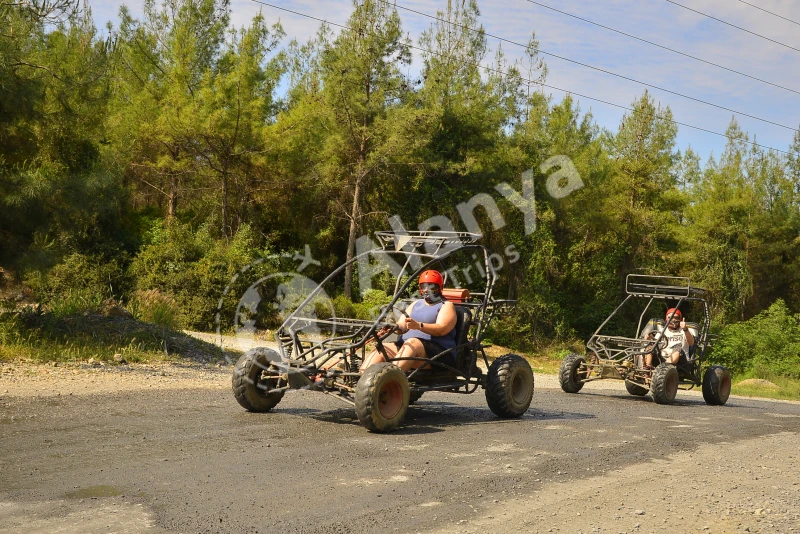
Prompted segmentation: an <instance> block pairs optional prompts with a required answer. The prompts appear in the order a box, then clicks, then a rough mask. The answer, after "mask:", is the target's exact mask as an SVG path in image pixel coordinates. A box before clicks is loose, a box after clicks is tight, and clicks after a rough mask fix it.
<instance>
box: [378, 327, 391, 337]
mask: <svg viewBox="0 0 800 534" xmlns="http://www.w3.org/2000/svg"><path fill="white" fill-rule="evenodd" d="M392 330H394V327H393V326H384V327H383V328H381V329H380V330H378V335H379V336H385V335H386V334H388V333H389V332H391V331H392Z"/></svg>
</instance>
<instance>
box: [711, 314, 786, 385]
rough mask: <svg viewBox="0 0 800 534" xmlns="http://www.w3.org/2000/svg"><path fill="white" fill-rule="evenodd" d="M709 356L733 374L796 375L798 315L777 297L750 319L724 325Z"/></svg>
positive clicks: (768, 376) (761, 375)
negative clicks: (770, 304)
mask: <svg viewBox="0 0 800 534" xmlns="http://www.w3.org/2000/svg"><path fill="white" fill-rule="evenodd" d="M711 359H712V360H713V361H714V362H715V363H720V364H722V365H725V366H726V367H728V368H729V369H730V370H731V372H733V373H735V374H749V375H751V376H756V377H759V378H770V377H776V376H777V377H787V378H800V316H798V315H792V314H791V312H790V311H789V308H788V307H787V306H786V304H785V303H784V302H783V300H780V299H779V300H777V301H775V303H774V304H772V306H770V307H769V308H768V309H767V310H765V311H763V312H761V313H759V314H758V315H756V316H755V317H753V318H752V319H750V320H748V321H744V322H741V323H734V324H731V325H728V326H726V327H725V329H724V330H723V331H722V333H721V334H720V339H719V342H718V343H717V346H716V347H715V348H714V350H713V352H712V354H711Z"/></svg>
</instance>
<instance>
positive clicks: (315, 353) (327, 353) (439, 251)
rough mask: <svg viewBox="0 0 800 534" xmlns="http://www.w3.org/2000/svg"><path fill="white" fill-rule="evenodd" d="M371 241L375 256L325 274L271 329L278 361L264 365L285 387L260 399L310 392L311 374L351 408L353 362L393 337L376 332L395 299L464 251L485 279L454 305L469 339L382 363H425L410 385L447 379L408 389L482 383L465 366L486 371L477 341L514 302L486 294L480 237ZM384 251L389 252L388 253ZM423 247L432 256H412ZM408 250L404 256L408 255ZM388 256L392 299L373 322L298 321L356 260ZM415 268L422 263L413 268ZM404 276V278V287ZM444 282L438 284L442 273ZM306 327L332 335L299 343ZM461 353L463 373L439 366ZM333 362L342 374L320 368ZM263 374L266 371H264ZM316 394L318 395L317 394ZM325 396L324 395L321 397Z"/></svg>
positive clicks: (407, 235)
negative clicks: (395, 260)
mask: <svg viewBox="0 0 800 534" xmlns="http://www.w3.org/2000/svg"><path fill="white" fill-rule="evenodd" d="M376 236H377V237H378V239H379V241H380V244H381V248H380V249H373V250H370V251H367V252H364V253H362V254H359V255H357V256H355V257H354V258H352V259H351V260H350V261H348V262H346V263H344V264H343V265H341V266H339V267H338V268H337V269H336V270H334V271H333V272H331V273H330V274H329V275H328V276H327V277H326V278H325V279H324V280H323V281H322V282H321V283H320V284H319V285H317V287H316V288H315V289H314V290H313V291H312V292H311V294H309V295H308V296H307V297H306V298H305V299H304V300H303V302H301V303H300V305H299V306H298V307H297V308H296V309H295V311H294V312H293V313H292V314H290V315H289V317H287V318H286V320H285V321H284V322H283V324H282V325H281V327H280V328H279V329H278V331H277V333H276V334H275V338H276V340H277V341H278V348H279V353H280V356H281V360H282V361H280V362H271V365H272V366H274V367H275V368H277V369H278V370H280V371H281V372H280V375H279V376H280V377H281V378H282V379H283V380H279V381H278V386H280V384H281V382H285V383H286V385H284V386H283V387H275V388H272V389H268V391H267V392H268V393H270V392H278V391H286V390H287V389H292V388H297V387H298V386H300V387H310V386H311V384H312V383H311V382H310V381H309V380H308V378H307V376H310V375H316V376H324V380H325V382H324V383H325V385H326V387H327V388H330V389H334V390H338V394H337V393H333V396H335V397H337V398H340V399H341V400H344V401H345V402H348V403H352V402H353V401H352V393H354V391H355V383H356V382H357V381H358V378H359V377H360V373H359V372H358V366H357V365H355V362H356V361H359V360H360V361H363V360H364V358H365V357H366V355H367V354H366V347H367V344H368V343H370V342H371V341H373V340H374V341H375V343H376V346H377V348H378V350H381V351H382V350H383V349H382V344H383V342H384V341H385V340H386V339H387V338H388V337H389V336H390V335H392V333H393V332H392V331H389V332H387V333H385V334H380V333H379V331H380V330H381V329H382V328H383V327H385V326H393V325H392V324H391V323H390V322H388V321H387V320H386V318H387V316H388V314H389V313H391V312H392V310H394V309H397V308H398V303H403V299H401V298H400V297H401V295H403V294H404V293H405V292H406V290H407V289H408V287H409V286H410V285H411V284H412V283H413V282H414V281H415V280H416V278H417V277H418V275H419V274H420V273H422V272H423V271H425V270H427V269H431V268H434V265H436V264H437V263H441V262H444V261H445V260H446V259H447V258H449V257H450V256H452V255H453V254H454V253H456V252H462V253H463V252H464V251H469V250H474V251H476V252H480V253H482V254H483V265H484V273H485V276H486V288H485V291H484V292H483V293H479V292H474V293H471V295H470V296H471V298H472V300H473V301H472V302H460V303H457V304H456V306H458V307H459V308H465V309H468V310H469V311H470V312H471V314H472V318H471V320H470V322H469V324H464V325H463V326H462V328H468V329H470V330H473V329H474V330H473V331H474V336H472V339H471V340H470V339H468V340H467V342H466V343H462V344H460V345H457V346H456V347H454V348H451V349H447V350H444V351H442V352H440V353H439V354H436V355H435V356H432V357H431V358H392V359H389V361H391V362H398V361H403V360H408V361H424V362H427V363H428V365H425V366H421V367H419V368H417V369H414V370H413V371H411V372H410V373H409V374H408V379H409V380H410V381H413V380H414V379H415V378H423V377H424V376H425V375H430V374H431V373H430V371H440V372H446V373H450V374H452V375H454V379H453V380H452V381H449V382H448V383H433V382H432V383H430V384H427V383H420V384H416V383H412V389H416V390H418V391H429V390H449V391H454V392H459V393H472V392H473V391H475V390H476V389H477V388H478V387H479V386H480V385H482V384H483V379H482V378H481V377H480V376H472V371H473V369H474V363H475V362H474V361H473V360H477V357H478V354H480V355H481V356H482V357H483V360H484V362H485V363H486V365H487V367H488V364H489V362H488V358H487V357H486V353H485V352H484V346H483V345H482V344H481V339H482V338H483V334H484V332H485V330H486V328H487V327H488V325H489V323H490V322H491V321H492V319H493V318H494V317H495V316H496V315H499V314H502V313H504V312H506V311H507V310H508V309H509V308H510V307H511V306H513V304H514V302H515V301H513V300H497V299H494V298H493V296H492V293H493V290H494V284H495V281H496V278H497V277H496V274H495V272H494V269H493V267H492V265H491V262H490V261H489V251H488V250H487V249H486V247H484V246H482V245H475V244H474V242H475V241H477V240H478V239H479V238H480V237H481V236H480V235H479V234H472V233H467V232H439V231H430V232H403V233H392V232H376ZM389 247H391V249H390V248H389ZM423 247H427V248H428V249H429V250H430V249H433V250H432V251H430V252H427V251H422V250H420V249H422V248H423ZM408 248H410V249H411V250H408ZM391 254H397V255H399V256H400V257H405V263H404V265H403V266H402V268H401V269H400V270H399V271H398V272H396V273H394V274H396V282H395V290H394V295H393V297H392V300H391V301H390V302H389V304H387V305H385V306H382V307H381V311H380V313H379V315H378V316H377V317H376V318H375V319H374V320H363V319H347V318H335V317H334V318H331V319H318V318H310V317H302V316H301V312H302V311H303V310H304V309H305V308H306V307H307V306H309V305H313V303H314V301H315V299H317V298H318V297H319V295H320V293H321V292H322V288H323V287H324V286H325V285H326V284H328V283H329V282H330V281H331V280H333V279H334V278H335V277H336V276H337V275H339V274H340V273H342V271H344V270H345V269H346V268H347V267H348V266H350V265H355V264H357V263H358V262H360V261H361V262H364V261H365V260H366V261H367V262H369V260H370V258H371V257H372V258H378V259H379V258H380V257H381V256H386V257H388V256H389V255H391ZM426 260H427V261H426ZM423 262H424V263H423ZM420 263H423V264H422V265H421V266H419V264H420ZM414 264H417V265H418V266H417V267H416V268H415V269H414V270H413V271H412V272H410V273H409V267H413V266H414ZM387 265H391V263H389V262H387ZM407 273H408V274H407ZM404 276H406V278H405V280H404ZM444 277H445V283H446V282H447V274H446V271H445V274H444ZM405 307H406V306H403V307H402V309H403V310H405ZM309 326H314V327H320V326H321V327H325V328H329V329H330V330H331V332H332V336H331V337H328V338H325V339H322V340H320V341H314V340H312V339H307V338H304V337H303V336H301V332H302V331H303V329H304V328H308V327H309ZM337 332H341V335H336V333H337ZM468 332H469V331H468ZM462 351H464V352H467V353H468V354H469V355H470V356H469V357H468V365H466V367H465V369H458V368H457V367H455V366H453V365H449V364H448V363H445V360H446V359H448V357H449V356H450V355H451V354H452V356H453V359H454V360H456V363H457V358H458V354H459V353H460V352H462ZM339 359H341V361H342V362H343V363H344V369H343V370H342V369H327V370H324V369H323V366H324V365H325V364H326V363H328V362H330V361H331V360H333V361H334V362H335V360H339ZM267 371H268V372H269V370H267ZM301 375H302V376H301ZM273 376H274V374H273ZM461 388H463V390H460V389H461ZM459 390H460V391H459ZM323 391H325V390H324V389H323ZM325 392H326V393H330V392H329V391H325Z"/></svg>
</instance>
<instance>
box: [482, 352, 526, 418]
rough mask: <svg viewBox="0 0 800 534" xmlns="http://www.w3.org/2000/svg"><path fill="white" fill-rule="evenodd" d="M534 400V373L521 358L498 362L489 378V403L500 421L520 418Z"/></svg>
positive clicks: (505, 359) (487, 386) (499, 359)
mask: <svg viewBox="0 0 800 534" xmlns="http://www.w3.org/2000/svg"><path fill="white" fill-rule="evenodd" d="M532 399H533V371H532V370H531V366H530V365H529V364H528V362H527V361H525V359H524V358H522V357H521V356H517V355H516V354H506V355H505V356H501V357H499V358H497V359H496V360H495V361H494V362H493V363H492V365H491V367H489V373H488V374H487V376H486V402H487V403H488V404H489V409H490V410H492V412H494V414H495V415H497V416H498V417H503V418H510V417H519V416H521V415H522V414H524V413H525V412H526V411H527V410H528V407H529V406H530V405H531V400H532Z"/></svg>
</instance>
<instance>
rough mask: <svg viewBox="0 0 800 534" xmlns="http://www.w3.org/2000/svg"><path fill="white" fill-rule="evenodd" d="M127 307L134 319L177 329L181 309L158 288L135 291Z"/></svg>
mask: <svg viewBox="0 0 800 534" xmlns="http://www.w3.org/2000/svg"><path fill="white" fill-rule="evenodd" d="M128 309H129V311H130V312H131V314H133V317H134V318H135V319H139V320H142V321H145V322H148V323H153V324H156V325H159V326H163V327H165V328H169V329H170V330H179V329H180V327H181V326H182V324H181V319H180V316H181V310H180V307H179V306H178V303H177V302H176V301H175V299H174V298H172V297H171V296H169V295H166V294H164V293H162V292H161V291H159V290H158V289H149V290H146V291H141V290H139V291H135V292H134V293H133V296H132V297H131V300H130V302H129V303H128Z"/></svg>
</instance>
